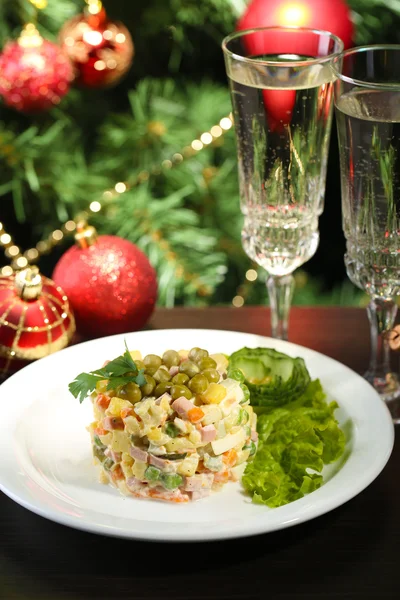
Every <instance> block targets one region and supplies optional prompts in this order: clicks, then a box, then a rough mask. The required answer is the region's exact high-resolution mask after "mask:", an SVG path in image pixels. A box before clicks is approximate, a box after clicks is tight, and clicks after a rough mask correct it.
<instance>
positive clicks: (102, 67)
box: [59, 0, 134, 88]
mask: <svg viewBox="0 0 400 600" xmlns="http://www.w3.org/2000/svg"><path fill="white" fill-rule="evenodd" d="M87 4H88V7H87V9H86V11H85V13H84V14H83V15H78V16H77V17H74V18H72V19H71V20H70V21H68V22H67V23H66V24H65V25H64V26H63V28H62V29H61V31H60V35H59V39H60V43H61V46H62V48H63V50H64V51H65V52H66V53H67V54H68V56H69V58H70V59H71V61H72V63H73V65H74V67H75V71H76V83H78V84H80V85H82V86H86V87H90V88H102V87H108V86H111V85H115V84H116V83H117V82H118V81H119V80H120V79H121V78H122V77H123V76H124V75H125V73H126V72H127V71H128V70H129V68H130V66H131V64H132V59H133V55H134V46H133V42H132V38H131V35H130V33H129V31H128V30H127V28H126V27H125V26H124V25H123V24H122V23H119V22H114V21H111V20H110V19H109V18H108V17H107V15H106V12H105V10H104V8H103V7H102V4H101V2H100V1H99V0H87Z"/></svg>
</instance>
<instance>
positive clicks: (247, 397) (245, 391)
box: [240, 383, 250, 404]
mask: <svg viewBox="0 0 400 600" xmlns="http://www.w3.org/2000/svg"><path fill="white" fill-rule="evenodd" d="M240 387H241V389H242V390H243V394H244V398H243V400H242V401H241V402H240V404H245V403H246V402H247V401H248V400H250V392H249V388H248V387H247V385H245V384H244V383H241V384H240Z"/></svg>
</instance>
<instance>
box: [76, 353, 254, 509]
mask: <svg viewBox="0 0 400 600" xmlns="http://www.w3.org/2000/svg"><path fill="white" fill-rule="evenodd" d="M126 360H127V361H130V360H132V361H133V363H132V366H131V369H132V371H131V372H130V377H131V378H132V379H133V380H132V381H128V382H126V383H125V382H120V383H121V385H118V386H117V387H116V388H113V389H109V383H110V380H111V381H112V369H113V365H112V363H108V364H107V365H105V366H104V367H103V369H104V375H107V373H109V375H110V378H104V379H100V380H99V381H97V382H96V388H95V390H94V391H93V393H92V394H91V399H92V402H93V410H94V418H95V420H94V421H93V423H92V424H91V425H90V427H89V428H88V429H89V432H90V435H91V440H92V448H93V456H94V458H95V462H96V463H97V464H98V465H99V466H100V469H101V471H100V473H101V481H103V482H105V483H111V484H113V485H115V486H116V487H118V488H119V490H120V491H121V492H122V493H123V494H126V495H129V494H133V495H134V496H137V497H140V498H156V499H160V500H167V501H171V502H188V501H189V500H199V499H200V498H204V497H205V496H207V495H209V494H210V492H211V490H218V489H220V488H221V487H222V486H223V485H224V484H225V483H227V482H228V481H230V480H234V481H237V480H238V479H239V478H240V475H241V471H243V467H241V465H244V463H246V461H248V460H249V459H251V458H252V457H253V456H254V455H255V453H256V449H257V438H258V435H257V432H256V422H257V417H256V415H255V413H254V411H253V409H252V407H251V406H250V404H249V398H250V394H249V391H248V389H247V387H246V386H245V385H244V384H243V383H241V382H240V381H238V380H236V379H233V378H231V377H228V375H227V367H228V360H227V358H226V357H225V356H224V355H222V354H215V355H212V356H209V353H208V352H207V350H204V349H201V348H192V349H191V350H190V351H189V352H187V351H180V352H176V351H174V350H168V351H167V352H165V353H164V354H163V356H162V357H160V356H157V355H155V354H148V355H147V356H145V357H144V358H143V359H142V356H141V354H140V353H139V352H130V353H128V356H126ZM133 364H134V366H135V368H134V367H133Z"/></svg>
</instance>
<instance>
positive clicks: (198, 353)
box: [189, 347, 208, 362]
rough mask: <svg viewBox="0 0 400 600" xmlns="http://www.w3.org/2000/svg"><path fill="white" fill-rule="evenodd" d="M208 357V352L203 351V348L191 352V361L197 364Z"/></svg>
mask: <svg viewBox="0 0 400 600" xmlns="http://www.w3.org/2000/svg"><path fill="white" fill-rule="evenodd" d="M207 356H208V352H207V350H203V348H197V347H195V348H192V349H191V351H190V352H189V358H190V360H194V361H195V362H199V361H200V360H201V359H202V358H206V357H207Z"/></svg>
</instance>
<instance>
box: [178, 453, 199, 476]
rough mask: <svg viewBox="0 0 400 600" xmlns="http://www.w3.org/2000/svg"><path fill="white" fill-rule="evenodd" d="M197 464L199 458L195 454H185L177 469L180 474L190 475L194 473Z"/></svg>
mask: <svg viewBox="0 0 400 600" xmlns="http://www.w3.org/2000/svg"><path fill="white" fill-rule="evenodd" d="M198 466H199V459H198V458H196V457H195V456H187V457H186V458H185V459H184V460H183V461H182V462H181V464H180V465H179V467H178V469H177V471H178V473H179V474H180V475H184V476H185V477H191V476H192V475H194V474H195V473H196V469H197V467H198Z"/></svg>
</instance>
